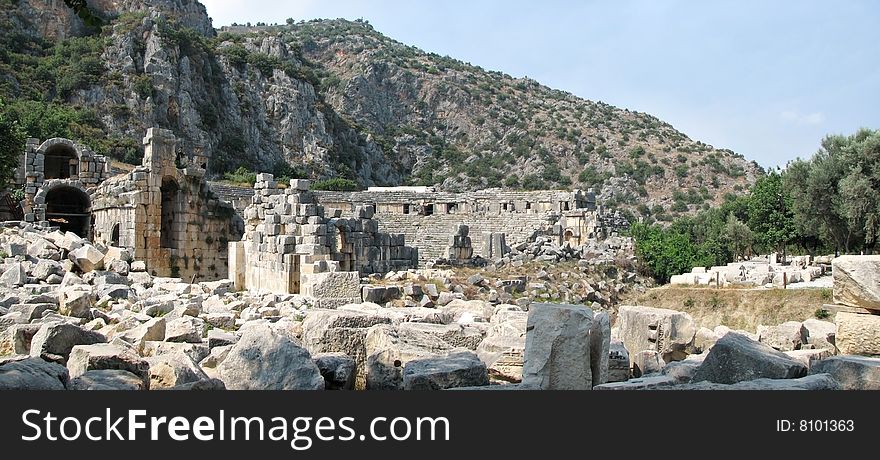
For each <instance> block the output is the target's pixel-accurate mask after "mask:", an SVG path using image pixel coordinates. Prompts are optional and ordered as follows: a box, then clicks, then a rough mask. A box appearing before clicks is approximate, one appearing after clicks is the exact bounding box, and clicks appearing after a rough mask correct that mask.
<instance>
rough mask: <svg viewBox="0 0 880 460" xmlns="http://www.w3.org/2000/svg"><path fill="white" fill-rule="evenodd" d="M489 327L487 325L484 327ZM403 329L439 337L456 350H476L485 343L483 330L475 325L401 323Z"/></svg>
mask: <svg viewBox="0 0 880 460" xmlns="http://www.w3.org/2000/svg"><path fill="white" fill-rule="evenodd" d="M484 326H487V325H484ZM398 328H401V329H417V330H419V331H422V332H426V333H428V334H433V335H435V336H437V337H438V338H439V339H440V340H442V341H444V342H446V343H448V344H449V345H451V346H453V347H456V348H467V349H470V350H476V349H477V346H478V345H479V344H480V342H482V341H483V329H480V328H478V327H476V326H475V325H473V324H458V323H453V324H433V323H401V324H400V325H398Z"/></svg>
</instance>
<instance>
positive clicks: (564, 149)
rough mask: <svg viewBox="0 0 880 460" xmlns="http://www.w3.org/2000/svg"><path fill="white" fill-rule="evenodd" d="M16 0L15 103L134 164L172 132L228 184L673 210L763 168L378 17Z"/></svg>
mask: <svg viewBox="0 0 880 460" xmlns="http://www.w3.org/2000/svg"><path fill="white" fill-rule="evenodd" d="M0 1H2V2H3V3H4V4H5V5H4V11H3V13H2V16H0V21H2V24H0V25H2V26H3V27H2V30H0V40H2V43H0V45H2V46H0V70H2V71H3V72H2V73H3V74H4V75H3V77H4V78H3V79H2V80H0V97H2V98H4V99H6V100H7V101H9V100H17V101H19V102H18V103H17V104H18V105H16V106H15V107H17V110H18V112H19V114H20V115H21V114H22V113H33V112H35V111H40V110H43V111H45V110H46V107H49V108H56V109H57V108H58V107H62V108H69V109H70V110H73V111H74V112H73V115H70V117H69V118H70V119H71V120H73V121H75V122H76V123H72V122H71V123H67V124H64V123H61V125H60V126H62V127H63V128H64V129H66V130H67V131H68V132H69V133H70V134H71V135H77V136H80V137H93V138H94V140H92V139H82V140H83V141H84V142H86V143H87V144H88V143H89V142H90V141H91V142H93V143H95V144H96V146H95V148H96V150H99V151H101V150H104V151H103V152H102V153H106V154H108V155H110V156H113V157H116V158H119V159H127V160H129V161H132V160H137V159H138V158H137V157H138V153H137V152H138V145H137V142H136V140H138V139H139V138H140V137H141V136H142V135H143V133H144V131H145V129H146V128H147V127H151V126H158V127H163V128H168V129H172V130H173V131H174V132H175V133H176V134H177V135H178V137H180V138H181V139H182V147H183V151H184V152H189V151H199V152H203V153H205V154H206V155H207V156H208V157H209V158H210V162H209V168H210V170H211V171H212V172H213V173H214V174H215V175H218V174H222V173H223V172H227V171H231V170H233V169H235V168H237V167H239V166H246V167H248V168H252V169H259V170H263V171H276V172H282V173H288V174H294V173H295V174H306V175H309V176H311V177H314V178H327V177H339V176H341V177H347V178H351V179H354V180H357V181H358V182H359V183H360V184H362V185H396V184H403V183H414V184H426V185H428V184H430V185H441V186H442V187H444V188H446V189H451V190H456V189H475V188H485V187H510V188H525V189H541V188H588V187H595V188H597V190H601V198H602V199H603V200H604V201H606V202H607V203H609V204H612V205H613V204H622V205H624V206H626V207H629V208H632V209H633V210H635V211H638V212H640V213H641V214H644V215H648V214H653V215H655V216H662V215H668V214H670V213H671V212H674V213H678V212H687V211H693V210H696V209H698V208H700V207H708V206H709V205H710V203H713V202H718V201H719V200H721V198H722V197H723V196H724V195H725V194H726V193H730V192H734V191H738V190H740V189H741V188H743V187H746V186H747V185H748V184H750V183H751V182H752V181H753V180H754V177H755V175H756V174H757V173H758V171H759V168H758V167H757V165H755V164H754V163H752V162H748V161H746V160H744V159H743V158H742V156H740V155H737V154H734V153H733V152H731V151H729V150H718V149H715V148H713V147H712V146H709V145H706V144H703V143H701V142H697V141H693V140H691V139H689V138H688V137H687V136H685V135H684V134H682V133H680V132H678V131H676V130H675V129H674V128H673V127H672V126H670V125H668V124H667V123H664V122H662V121H660V120H658V119H657V118H655V117H652V116H650V115H647V114H643V113H637V112H631V111H628V110H624V109H619V108H616V107H613V106H610V105H608V104H604V103H601V102H593V101H588V100H584V99H580V98H577V97H575V96H573V95H571V94H568V93H565V92H562V91H558V90H553V89H550V88H547V87H545V86H541V85H540V84H539V83H538V82H535V81H533V80H529V79H516V78H512V77H510V76H507V75H504V74H501V73H498V72H491V71H486V70H484V69H482V68H480V67H476V66H472V65H470V64H466V63H463V62H460V61H457V60H454V59H452V58H449V57H443V56H438V55H435V54H431V53H425V52H423V51H421V50H418V49H415V48H413V47H409V46H406V45H404V44H401V43H398V42H396V41H394V40H391V39H389V38H387V37H385V36H383V35H382V34H380V33H379V32H377V31H375V30H374V29H373V28H372V26H370V25H369V24H368V23H366V22H361V21H357V22H350V21H344V20H317V21H310V22H300V23H291V24H288V25H284V26H264V27H232V28H225V30H221V31H219V33H217V31H215V30H214V29H213V27H212V24H211V20H210V18H209V17H208V16H207V14H206V12H205V9H204V7H203V6H202V5H201V4H200V3H198V2H196V1H194V0H117V1H113V0H87V1H86V0H81V1H66V2H65V1H60V0H57V1H51V0H0ZM68 4H70V5H68ZM6 5H8V6H6ZM71 5H72V6H73V8H71ZM23 41H24V42H26V43H25V46H22V42H23ZM41 104H42V105H41ZM68 121H70V120H68ZM25 125H26V126H28V124H27V123H25ZM31 125H32V126H34V128H32V130H33V131H41V132H37V133H32V134H31V135H33V136H35V137H39V136H41V135H45V136H48V135H56V134H51V133H48V132H44V131H51V129H50V128H51V126H49V127H47V125H46V124H45V123H41V122H38V121H33V120H32V123H31ZM37 126H39V127H40V128H37ZM59 129H60V128H59ZM62 131H63V129H62ZM636 202H638V203H641V206H638V207H636V206H635V203H636Z"/></svg>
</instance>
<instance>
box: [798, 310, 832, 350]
mask: <svg viewBox="0 0 880 460" xmlns="http://www.w3.org/2000/svg"><path fill="white" fill-rule="evenodd" d="M803 324H804V328H805V329H806V330H807V343H809V344H811V345H813V346H814V347H816V348H826V349H829V350H831V351H835V350H837V325H836V324H834V323H832V322H830V321H822V320H819V319H815V318H810V319H808V320H806V321H804V323H803Z"/></svg>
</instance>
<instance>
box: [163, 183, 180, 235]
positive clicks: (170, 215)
mask: <svg viewBox="0 0 880 460" xmlns="http://www.w3.org/2000/svg"><path fill="white" fill-rule="evenodd" d="M160 192H161V194H162V209H161V219H162V221H161V223H160V225H161V230H160V232H159V233H160V235H159V245H160V246H161V247H163V248H168V249H177V247H178V246H177V238H175V231H174V230H175V227H176V225H175V224H176V222H175V221H176V218H175V216H176V212H175V207H176V205H177V201H178V200H177V197H178V194H179V192H180V187H179V186H178V185H177V181H175V180H174V179H172V178H170V177H165V178H163V179H162V188H161V189H160Z"/></svg>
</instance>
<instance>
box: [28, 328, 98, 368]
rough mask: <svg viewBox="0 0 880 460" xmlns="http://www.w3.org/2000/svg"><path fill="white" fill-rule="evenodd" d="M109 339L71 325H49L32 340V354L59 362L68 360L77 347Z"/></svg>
mask: <svg viewBox="0 0 880 460" xmlns="http://www.w3.org/2000/svg"><path fill="white" fill-rule="evenodd" d="M106 341H107V338H106V337H104V336H103V335H102V334H99V333H97V332H94V331H89V330H86V329H83V328H81V327H79V326H76V325H73V324H69V323H58V322H56V323H47V324H44V325H43V326H42V327H40V330H39V331H37V333H36V334H34V336H33V338H32V339H31V350H30V354H31V356H33V357H44V358H49V359H52V360H53V361H54V360H58V361H65V360H67V359H68V356H69V355H70V352H71V350H72V349H73V348H74V347H76V346H77V345H92V344H96V343H104V342H106Z"/></svg>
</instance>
